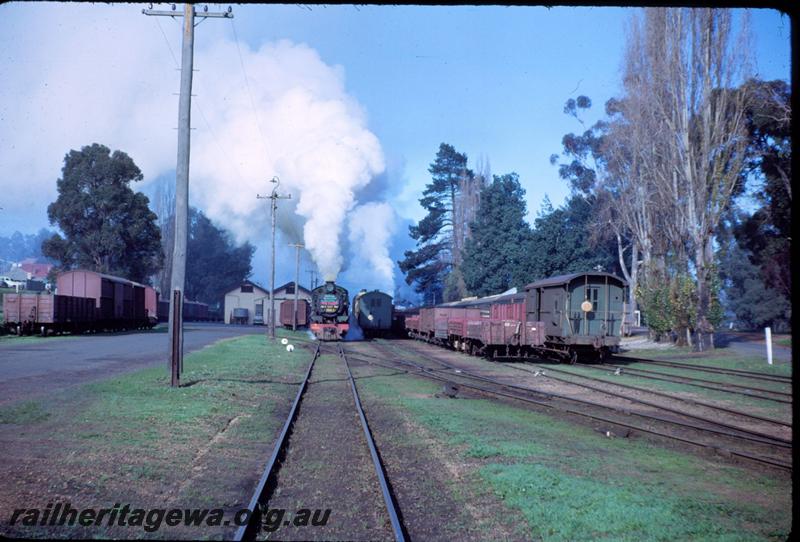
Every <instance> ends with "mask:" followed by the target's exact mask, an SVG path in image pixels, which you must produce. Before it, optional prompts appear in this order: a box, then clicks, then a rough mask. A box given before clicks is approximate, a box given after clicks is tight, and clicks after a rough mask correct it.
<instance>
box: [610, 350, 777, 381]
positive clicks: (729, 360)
mask: <svg viewBox="0 0 800 542" xmlns="http://www.w3.org/2000/svg"><path fill="white" fill-rule="evenodd" d="M681 350H682V349H672V350H669V351H664V350H634V351H630V352H625V353H623V354H622V357H625V356H626V355H628V356H632V357H637V358H646V359H656V360H665V361H676V362H680V363H687V364H690V365H697V366H699V367H702V366H707V367H722V368H726V369H737V370H744V371H755V372H759V373H763V374H766V375H779V376H791V375H792V366H791V364H790V363H780V364H778V363H776V364H773V365H767V361H766V354H765V355H764V356H748V355H742V354H738V353H736V352H735V351H733V350H732V349H730V348H717V349H715V350H712V351H709V352H698V353H693V352H690V351H688V350H686V351H681ZM632 366H633V365H632ZM645 366H649V367H650V368H653V369H654V370H658V371H661V370H663V369H664V368H663V367H658V368H657V369H656V366H655V365H652V364H642V365H641V368H645ZM691 372H692V373H694V374H697V371H691ZM703 378H705V377H703Z"/></svg>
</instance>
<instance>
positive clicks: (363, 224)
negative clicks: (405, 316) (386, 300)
mask: <svg viewBox="0 0 800 542" xmlns="http://www.w3.org/2000/svg"><path fill="white" fill-rule="evenodd" d="M396 225H397V216H396V214H395V212H394V209H392V208H391V207H390V206H389V204H387V203H385V202H370V203H365V204H363V205H359V206H358V207H356V208H355V209H353V211H352V212H351V213H350V219H349V232H348V240H349V241H350V249H351V252H353V257H354V259H355V260H356V261H355V262H354V265H353V266H352V269H351V271H350V274H351V275H356V276H354V277H353V278H354V279H356V280H357V281H358V283H359V284H360V286H361V287H362V288H366V289H368V290H372V289H378V290H381V291H383V292H386V293H388V294H389V295H394V262H393V261H392V258H391V257H390V256H389V244H390V240H391V237H392V235H394V233H395V229H396Z"/></svg>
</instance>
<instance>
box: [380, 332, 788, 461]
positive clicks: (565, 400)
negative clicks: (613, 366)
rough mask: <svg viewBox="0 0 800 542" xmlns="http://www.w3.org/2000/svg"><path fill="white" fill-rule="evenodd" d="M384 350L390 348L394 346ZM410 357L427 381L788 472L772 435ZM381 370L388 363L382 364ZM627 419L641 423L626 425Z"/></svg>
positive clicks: (782, 445)
mask: <svg viewBox="0 0 800 542" xmlns="http://www.w3.org/2000/svg"><path fill="white" fill-rule="evenodd" d="M376 346H377V348H378V350H382V351H383V352H385V353H387V354H389V355H390V356H394V357H396V356H397V353H396V352H393V353H390V352H388V351H387V350H386V348H387V345H385V344H380V345H376ZM388 348H391V349H392V350H394V349H395V348H394V347H388ZM412 353H413V354H414V355H417V356H421V357H423V358H424V359H426V360H428V361H432V362H434V363H436V364H437V365H439V366H440V367H441V369H434V368H431V367H429V366H425V365H422V364H420V363H416V362H413V361H410V360H408V359H402V358H401V359H394V360H393V361H394V362H396V363H399V364H401V365H403V366H406V367H409V368H413V369H414V371H413V372H415V373H417V374H419V375H421V376H424V377H426V378H430V379H434V380H438V381H441V382H447V383H450V384H455V385H459V386H463V387H465V388H468V389H473V390H475V391H478V392H481V393H485V394H488V395H493V396H497V397H505V398H511V399H515V400H518V401H522V402H525V403H528V404H535V405H538V406H541V407H546V408H548V409H555V410H558V411H562V412H567V413H569V414H573V415H577V416H580V417H584V418H589V419H592V420H594V421H601V422H604V423H607V424H610V425H613V426H617V427H623V428H626V429H629V430H633V431H638V432H642V433H648V434H652V435H656V436H660V437H665V438H668V439H671V440H675V441H679V442H682V443H685V444H691V445H694V446H698V447H702V448H706V449H712V450H714V451H716V452H719V453H721V454H723V455H727V456H731V457H737V458H740V459H746V460H749V461H753V462H755V463H759V464H762V465H770V466H773V467H777V468H781V469H786V470H791V469H792V466H791V463H790V462H789V461H788V460H787V456H788V455H790V453H791V442H790V441H788V442H787V441H786V440H785V439H780V438H776V437H774V436H772V435H761V434H753V433H756V432H748V431H746V430H742V429H739V428H734V429H729V428H726V427H724V424H722V425H721V424H717V423H715V422H714V421H711V422H703V423H702V424H699V425H698V424H697V423H694V422H693V421H686V419H683V420H681V419H679V417H678V416H677V415H676V414H672V415H671V416H669V417H666V416H663V415H658V414H652V413H647V412H637V411H634V410H631V409H629V408H622V407H619V406H614V405H609V404H603V403H600V402H596V401H590V400H587V399H582V398H579V397H571V396H567V395H564V394H560V393H553V392H550V391H543V390H540V389H533V388H529V387H526V386H520V385H517V384H512V383H509V382H504V381H502V380H498V379H496V378H490V377H486V376H484V375H481V374H478V373H475V372H474V371H471V370H468V369H465V368H463V367H459V366H456V365H454V364H452V363H449V362H446V361H443V360H441V359H437V358H436V357H435V356H432V355H430V354H429V353H424V352H420V351H418V350H416V349H412ZM371 362H372V363H375V364H377V365H381V363H380V362H376V361H374V360H373V361H371ZM383 366H387V365H386V364H385V363H384V364H383ZM395 368H396V367H395ZM632 419H636V420H637V421H639V422H642V423H631V421H632ZM721 439H722V442H721ZM754 452H755V453H754Z"/></svg>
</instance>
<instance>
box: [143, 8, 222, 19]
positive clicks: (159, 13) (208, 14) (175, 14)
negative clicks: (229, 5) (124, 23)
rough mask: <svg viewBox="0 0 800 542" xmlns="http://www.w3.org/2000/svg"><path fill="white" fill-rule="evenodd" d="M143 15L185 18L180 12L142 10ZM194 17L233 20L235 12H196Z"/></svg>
mask: <svg viewBox="0 0 800 542" xmlns="http://www.w3.org/2000/svg"><path fill="white" fill-rule="evenodd" d="M142 13H143V14H144V15H157V16H161V17H183V13H181V12H179V11H164V10H160V9H142ZM194 16H195V17H199V18H206V17H216V18H221V19H233V12H231V11H221V12H211V11H195V13H194Z"/></svg>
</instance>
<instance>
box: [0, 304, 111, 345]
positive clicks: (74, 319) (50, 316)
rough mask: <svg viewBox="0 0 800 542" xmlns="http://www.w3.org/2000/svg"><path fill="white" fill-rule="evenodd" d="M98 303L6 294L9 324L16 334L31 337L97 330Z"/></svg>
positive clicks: (4, 310) (6, 323) (6, 320)
mask: <svg viewBox="0 0 800 542" xmlns="http://www.w3.org/2000/svg"><path fill="white" fill-rule="evenodd" d="M96 311H97V309H95V306H94V300H93V299H90V298H84V297H73V296H66V295H48V294H5V295H4V296H3V313H4V319H5V325H6V327H8V328H9V329H10V330H11V331H12V332H13V333H17V334H19V335H27V334H30V333H41V334H42V335H47V334H48V333H50V332H53V331H72V332H75V331H84V330H86V329H90V328H92V327H93V325H94V322H95V318H96Z"/></svg>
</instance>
